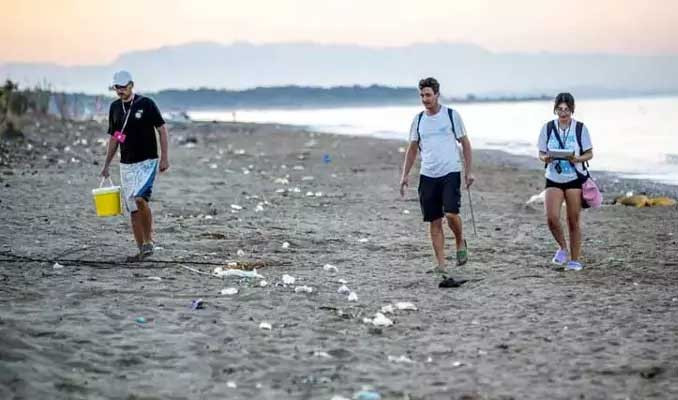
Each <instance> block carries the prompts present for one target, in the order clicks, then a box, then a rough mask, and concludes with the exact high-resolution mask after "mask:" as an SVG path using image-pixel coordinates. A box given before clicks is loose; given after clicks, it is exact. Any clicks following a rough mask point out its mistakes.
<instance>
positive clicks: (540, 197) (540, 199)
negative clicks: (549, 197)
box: [525, 190, 546, 206]
mask: <svg viewBox="0 0 678 400" xmlns="http://www.w3.org/2000/svg"><path fill="white" fill-rule="evenodd" d="M545 198H546V190H542V192H541V193H539V194H535V195H534V196H532V197H530V199H529V200H528V201H526V202H525V204H526V205H528V206H529V205H531V204H543V203H544V199H545Z"/></svg>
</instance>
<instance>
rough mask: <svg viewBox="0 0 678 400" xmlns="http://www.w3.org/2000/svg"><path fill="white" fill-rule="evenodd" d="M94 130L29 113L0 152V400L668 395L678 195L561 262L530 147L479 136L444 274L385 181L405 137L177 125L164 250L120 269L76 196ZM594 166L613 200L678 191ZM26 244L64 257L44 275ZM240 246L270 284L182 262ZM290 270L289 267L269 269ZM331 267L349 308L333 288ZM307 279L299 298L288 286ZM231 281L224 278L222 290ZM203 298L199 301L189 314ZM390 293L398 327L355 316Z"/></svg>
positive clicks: (108, 239) (91, 180)
mask: <svg viewBox="0 0 678 400" xmlns="http://www.w3.org/2000/svg"><path fill="white" fill-rule="evenodd" d="M102 132H104V127H103V125H99V124H96V123H93V122H90V123H77V124H76V123H73V124H69V125H62V124H60V123H52V122H50V123H48V122H43V123H42V125H40V126H39V127H38V126H34V127H32V128H30V129H27V135H28V138H29V140H30V141H31V142H30V143H31V145H32V146H33V147H32V149H31V150H30V151H28V150H27V148H28V147H27V146H28V145H27V143H22V144H16V143H14V144H3V147H2V149H1V150H2V152H0V155H2V156H3V158H2V160H0V226H1V227H2V228H1V229H0V252H1V253H0V260H4V261H0V300H1V303H0V304H2V306H1V307H0V398H2V399H12V398H16V399H48V398H49V399H52V398H55V399H81V398H82V399H85V398H86V399H104V398H115V399H184V398H191V399H327V400H330V399H331V398H332V397H333V396H335V395H338V396H343V397H345V398H351V397H352V396H353V395H354V393H355V392H356V391H358V390H360V389H361V388H363V386H368V387H372V388H374V389H375V390H377V391H379V392H380V393H381V395H382V398H384V399H510V398H513V399H575V398H576V399H675V398H678V244H677V243H678V208H677V207H668V208H642V209H635V208H630V207H624V206H616V205H614V206H613V205H605V206H604V207H603V208H602V209H599V210H592V211H586V212H584V214H583V226H584V254H583V261H584V263H585V265H586V269H585V270H583V271H581V272H578V273H572V272H564V271H562V270H561V271H558V270H555V269H552V268H551V266H550V265H549V260H550V257H551V256H552V253H553V251H554V250H555V244H554V242H553V240H552V239H551V237H550V234H549V232H548V229H547V227H546V224H545V222H544V217H543V211H542V209H541V205H537V206H526V205H525V202H526V200H527V199H528V198H529V197H530V196H531V195H533V194H537V193H539V192H540V191H541V190H542V186H543V178H542V171H540V170H539V165H538V163H537V161H536V160H529V159H524V158H519V157H513V156H509V155H506V154H503V153H498V152H491V151H477V152H476V153H475V155H476V158H475V165H476V171H475V174H476V178H477V184H476V186H475V187H474V191H473V195H474V199H473V200H474V211H475V216H476V220H477V225H478V236H477V237H474V236H473V230H472V228H471V224H470V215H469V214H468V207H467V205H468V198H467V197H466V195H464V198H463V211H462V214H463V217H464V221H465V223H466V225H465V228H466V233H467V235H468V241H469V247H470V255H471V261H470V262H469V264H468V265H467V266H465V267H463V268H462V269H456V270H455V274H456V275H457V276H463V277H465V278H467V279H469V280H470V282H469V283H467V284H465V285H464V286H462V287H461V288H457V289H445V290H442V289H438V288H437V284H436V282H434V279H433V277H432V276H431V275H428V274H426V273H425V270H426V269H428V268H430V267H431V266H432V256H431V249H430V242H429V239H428V233H427V231H428V230H427V225H425V224H424V223H422V222H421V217H420V213H419V207H418V202H417V200H416V185H413V187H412V188H411V190H410V191H409V192H408V194H407V197H406V199H404V200H401V199H400V198H399V195H398V187H397V184H398V178H399V174H400V165H401V162H402V157H403V154H402V153H400V152H399V148H400V147H402V146H403V145H404V143H402V142H396V141H385V140H378V139H370V138H353V137H346V136H334V135H318V134H315V135H314V134H312V133H308V132H304V131H301V130H299V129H296V128H292V127H282V126H273V125H244V124H238V125H232V124H211V123H196V124H190V125H174V126H172V127H171V129H170V135H171V137H172V145H171V160H170V161H171V164H172V167H171V170H170V172H169V173H168V174H165V175H161V176H160V177H159V179H158V180H157V182H156V186H155V188H154V193H155V196H154V198H153V201H152V208H153V210H154V215H155V236H156V241H157V245H158V246H159V247H160V249H158V250H157V251H156V254H155V255H154V257H153V258H152V260H151V261H149V262H145V263H140V264H125V263H124V258H125V256H127V255H129V254H131V251H132V249H133V247H134V245H133V242H132V238H131V235H130V233H129V222H128V219H127V217H126V216H125V217H114V218H108V219H102V218H97V217H95V216H94V211H93V205H92V200H91V194H90V191H91V189H92V188H94V187H96V186H97V185H98V183H99V182H98V178H97V177H96V175H97V174H98V172H99V170H100V166H95V165H93V162H94V161H98V162H99V163H101V161H102V160H103V153H104V147H102V146H101V145H99V144H97V143H96V139H98V138H105V135H103V134H102ZM188 137H194V138H197V144H195V147H190V146H186V145H185V144H182V143H184V141H185V139H186V138H188ZM82 139H85V140H86V141H87V144H86V145H85V144H83V142H82ZM76 140H78V141H79V142H78V143H77V144H76V143H75V142H76ZM43 142H44V143H43ZM59 143H61V145H59ZM64 145H68V146H69V147H70V149H69V151H68V152H66V151H64V150H63V146H64ZM59 146H60V147H59ZM240 150H244V152H242V151H240ZM8 152H9V154H10V155H11V157H10V160H9V161H8ZM324 153H328V154H329V155H330V157H331V162H330V163H324V162H323V154H324ZM60 159H61V160H63V161H64V162H63V163H59V160H60ZM71 159H74V160H78V162H72V160H71ZM594 162H595V160H594ZM7 164H9V165H7ZM283 165H284V166H285V167H286V168H283ZM297 166H301V167H303V170H302V169H300V168H299V167H297ZM295 167H297V168H296V169H295ZM113 170H114V177H115V178H116V181H119V179H118V176H117V163H116V166H115V168H113ZM245 170H247V171H249V173H244V171H245ZM286 176H288V177H287V180H288V181H289V184H284V183H279V182H280V181H278V183H276V179H277V178H285V177H286ZM304 177H306V178H305V179H304ZM308 177H313V179H312V180H311V179H309V178H308ZM412 179H413V181H414V182H416V180H417V178H416V175H415V174H413V178H412ZM602 181H603V187H604V188H605V189H607V190H608V191H607V193H606V196H607V197H608V199H609V198H612V197H613V196H614V195H615V194H618V193H622V192H624V191H626V190H635V191H642V190H648V191H650V192H651V194H658V193H667V194H671V193H673V194H674V195H675V188H671V187H666V186H661V185H645V187H643V186H642V185H643V184H644V183H642V182H631V181H619V180H616V181H615V180H614V178H612V177H603V179H602ZM639 185H641V186H639ZM283 188H284V189H287V190H286V191H285V192H284V193H281V192H277V190H278V189H283ZM293 188H298V189H299V191H298V192H295V191H294V190H293ZM308 192H312V193H313V196H307V193H308ZM316 192H321V195H320V196H316ZM231 205H238V206H241V207H242V209H241V210H235V209H233V208H232V207H231ZM257 205H260V206H261V207H260V208H259V210H257ZM261 208H263V210H262V209H261ZM406 211H408V212H409V213H406ZM446 234H447V238H448V240H447V249H448V251H449V250H452V247H451V246H452V241H451V236H450V235H451V233H450V231H449V230H447V229H446ZM361 239H362V240H361ZM284 242H288V243H289V247H288V248H283V243H284ZM238 250H242V252H244V254H242V255H238ZM18 256H24V257H30V258H32V259H36V260H54V259H61V260H64V259H66V260H74V261H71V262H64V261H62V262H61V264H63V265H64V267H63V268H62V269H54V268H53V265H54V262H53V261H29V260H23V261H20V262H17V258H16V257H18ZM75 260H78V261H75ZM163 261H171V262H174V263H170V262H167V263H165V262H163ZM182 261H183V262H184V263H183V264H181V262H182ZM232 261H236V262H241V263H243V262H248V263H259V264H261V265H264V266H263V267H261V268H259V269H258V272H259V273H260V274H262V275H263V276H264V277H265V280H266V281H267V282H268V286H266V287H260V286H258V281H248V280H241V279H238V278H224V279H222V278H215V277H212V276H208V275H203V274H199V273H196V272H192V271H189V270H187V269H184V268H182V267H181V265H184V266H187V267H191V268H195V269H197V270H199V271H202V272H206V273H209V272H211V270H212V269H213V268H214V267H216V266H217V265H223V266H225V265H226V263H227V262H232ZM199 263H214V264H215V265H207V264H199ZM324 264H332V265H335V266H336V267H337V268H338V272H337V273H331V272H327V271H324V270H323V265H324ZM283 274H289V275H291V276H293V277H295V278H296V283H295V284H292V285H287V286H284V285H283V284H282V276H283ZM150 277H159V278H161V280H157V279H149V278H150ZM340 279H344V280H346V282H347V286H348V287H349V288H350V289H351V290H353V291H354V292H355V293H356V294H357V296H358V301H356V302H349V301H348V300H347V296H346V295H343V294H338V293H337V289H338V288H339V287H340V286H341V283H339V281H340ZM301 285H306V286H310V287H312V288H313V289H314V291H313V292H312V293H295V291H294V289H295V287H296V286H301ZM227 287H236V288H238V289H239V293H238V294H236V295H233V296H226V295H221V294H220V291H221V289H224V288H227ZM197 298H202V299H203V300H204V301H205V308H204V309H201V310H191V301H192V300H193V299H197ZM399 301H406V302H411V303H413V304H414V305H416V307H417V308H418V310H417V311H400V310H396V311H395V313H394V314H386V316H387V317H389V318H390V319H392V320H393V321H394V322H395V324H394V325H393V326H389V327H382V328H377V327H374V326H372V325H369V324H366V323H364V321H363V319H364V318H366V317H367V318H372V317H373V316H374V314H375V312H378V311H379V310H380V308H381V307H382V306H385V305H387V304H391V303H395V302H399ZM139 317H144V318H145V319H146V322H145V323H138V322H136V321H135V320H136V319H137V318H139ZM261 322H268V323H270V324H271V325H272V329H271V330H264V329H260V328H259V325H260V323H261ZM401 356H405V357H406V359H404V358H401ZM395 360H399V361H395Z"/></svg>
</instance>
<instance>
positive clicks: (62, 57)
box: [0, 0, 678, 65]
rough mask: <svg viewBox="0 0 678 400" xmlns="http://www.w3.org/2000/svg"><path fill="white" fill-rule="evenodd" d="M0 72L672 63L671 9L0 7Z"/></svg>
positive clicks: (677, 50)
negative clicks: (288, 46)
mask: <svg viewBox="0 0 678 400" xmlns="http://www.w3.org/2000/svg"><path fill="white" fill-rule="evenodd" d="M0 9H1V10H2V13H0V62H51V63H57V64H62V65H97V64H107V63H110V62H112V61H113V60H115V59H116V58H117V56H119V55H120V54H122V53H125V52H129V51H134V50H145V49H154V48H158V47H163V46H169V45H177V44H184V43H190V42H196V41H210V42H217V43H224V44H228V43H232V42H235V41H247V42H251V43H281V42H315V43H341V44H359V45H365V46H373V47H391V46H404V45H409V44H413V43H422V42H440V41H445V42H458V43H459V42H461V43H469V44H476V45H479V46H482V47H484V48H486V49H488V50H491V51H496V52H541V51H553V52H574V53H616V54H640V55H666V54H672V55H676V54H678V40H676V38H678V1H675V0H645V1H637V0H633V1H631V0H514V1H503V0H463V1H458V0H426V1H424V0H421V1H416V0H408V1H405V0H361V1H357V0H268V1H262V0H240V1H233V0H192V1H188V0H133V1H130V0H114V1H110V0H106V1H101V0H59V1H54V0H0Z"/></svg>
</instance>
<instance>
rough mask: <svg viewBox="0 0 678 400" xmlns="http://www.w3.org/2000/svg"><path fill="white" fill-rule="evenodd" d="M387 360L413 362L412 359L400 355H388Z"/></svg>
mask: <svg viewBox="0 0 678 400" xmlns="http://www.w3.org/2000/svg"><path fill="white" fill-rule="evenodd" d="M388 360H389V361H390V362H394V363H407V364H413V363H414V361H412V360H411V359H409V358H407V357H405V356H400V357H394V356H388Z"/></svg>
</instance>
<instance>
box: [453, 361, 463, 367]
mask: <svg viewBox="0 0 678 400" xmlns="http://www.w3.org/2000/svg"><path fill="white" fill-rule="evenodd" d="M462 365H464V363H462V362H461V361H455V362H453V363H452V366H453V367H461V366H462Z"/></svg>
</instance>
